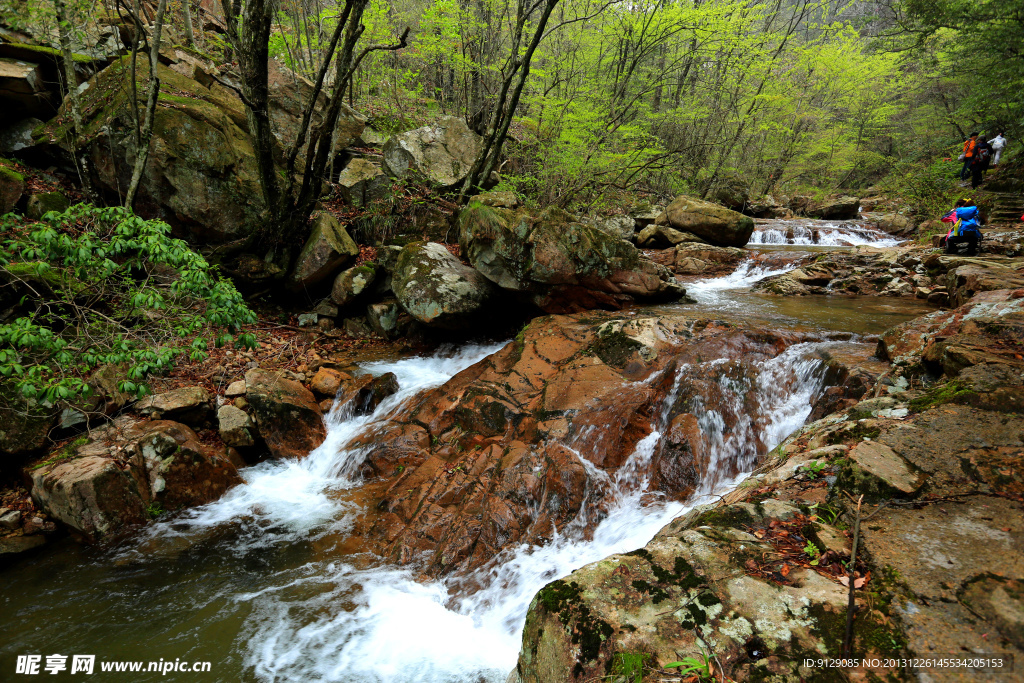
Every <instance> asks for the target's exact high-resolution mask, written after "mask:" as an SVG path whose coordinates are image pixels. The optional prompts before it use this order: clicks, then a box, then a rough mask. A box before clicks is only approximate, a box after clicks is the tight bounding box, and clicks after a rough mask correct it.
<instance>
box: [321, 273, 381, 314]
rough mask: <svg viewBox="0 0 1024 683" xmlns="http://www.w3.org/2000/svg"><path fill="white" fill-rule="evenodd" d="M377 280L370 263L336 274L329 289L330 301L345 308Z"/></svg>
mask: <svg viewBox="0 0 1024 683" xmlns="http://www.w3.org/2000/svg"><path fill="white" fill-rule="evenodd" d="M376 280H377V268H376V267H375V266H374V265H373V264H371V263H364V264H363V265H361V266H354V267H352V268H348V269H346V270H343V271H341V272H340V273H338V277H336V278H334V286H333V287H332V288H331V301H333V302H334V303H336V304H338V305H339V306H347V305H348V304H350V303H352V302H353V301H355V300H356V299H358V298H359V296H360V295H361V294H363V292H366V291H367V290H368V289H369V287H370V285H372V284H373V283H374V282H375V281H376Z"/></svg>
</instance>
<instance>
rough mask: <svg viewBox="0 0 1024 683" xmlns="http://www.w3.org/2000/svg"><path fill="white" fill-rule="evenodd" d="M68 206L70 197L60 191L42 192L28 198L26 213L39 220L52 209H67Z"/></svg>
mask: <svg viewBox="0 0 1024 683" xmlns="http://www.w3.org/2000/svg"><path fill="white" fill-rule="evenodd" d="M68 206H69V204H68V198H67V197H65V196H64V195H63V194H61V193H60V192H42V193H40V194H34V195H32V196H31V197H29V198H28V205H27V206H26V207H25V215H26V216H28V217H29V218H31V219H33V220H39V219H40V218H42V217H43V216H45V215H46V214H48V213H50V212H51V211H55V212H57V213H62V212H64V211H67V209H68Z"/></svg>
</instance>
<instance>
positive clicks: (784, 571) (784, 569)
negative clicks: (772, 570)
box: [779, 564, 789, 576]
mask: <svg viewBox="0 0 1024 683" xmlns="http://www.w3.org/2000/svg"><path fill="white" fill-rule="evenodd" d="M779 571H780V573H781V574H782V575H783V576H789V565H788V564H784V565H782V569H780V570H779Z"/></svg>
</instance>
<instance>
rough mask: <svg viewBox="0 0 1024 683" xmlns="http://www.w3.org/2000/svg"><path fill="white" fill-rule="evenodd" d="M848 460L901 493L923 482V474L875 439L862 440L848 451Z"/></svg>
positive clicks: (914, 488) (914, 489)
mask: <svg viewBox="0 0 1024 683" xmlns="http://www.w3.org/2000/svg"><path fill="white" fill-rule="evenodd" d="M850 460H851V461H853V462H854V463H856V464H857V466H858V467H860V469H862V470H863V471H865V472H867V473H868V474H870V475H872V476H874V477H876V478H878V479H880V480H881V481H882V482H884V483H885V484H886V485H888V486H890V487H892V488H894V489H896V490H898V491H901V492H903V493H908V494H909V493H914V492H915V491H917V490H918V489H919V488H921V485H922V484H923V483H924V480H925V475H924V474H923V473H921V472H915V471H914V470H913V469H911V467H910V465H909V464H908V463H907V461H906V460H904V459H903V458H901V457H900V456H899V455H897V454H896V452H895V451H894V450H892V449H891V448H889V447H888V446H886V445H885V444H881V443H878V442H877V441H864V442H862V443H859V444H857V445H856V446H854V447H853V450H851V451H850Z"/></svg>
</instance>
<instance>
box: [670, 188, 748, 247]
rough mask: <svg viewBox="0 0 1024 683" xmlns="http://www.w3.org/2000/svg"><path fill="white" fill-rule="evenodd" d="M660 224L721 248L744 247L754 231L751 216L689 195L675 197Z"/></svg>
mask: <svg viewBox="0 0 1024 683" xmlns="http://www.w3.org/2000/svg"><path fill="white" fill-rule="evenodd" d="M658 223H661V224H662V225H665V224H667V225H669V226H670V227H673V228H675V229H676V230H680V231H682V232H689V233H693V234H694V235H697V236H698V237H700V238H701V239H702V240H704V241H705V242H708V243H709V244H714V245H717V246H720V247H742V246H745V245H746V244H747V242H748V241H749V240H750V236H751V235H752V234H753V233H754V221H753V219H752V218H750V217H749V216H744V215H743V214H741V213H739V212H737V211H733V210H731V209H727V208H725V207H724V206H719V205H717V204H712V203H711V202H705V201H702V200H700V199H693V198H692V197H686V196H682V197H676V198H675V199H674V200H672V203H671V204H669V205H668V208H666V209H665V213H664V214H663V216H660V217H659V218H658Z"/></svg>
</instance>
